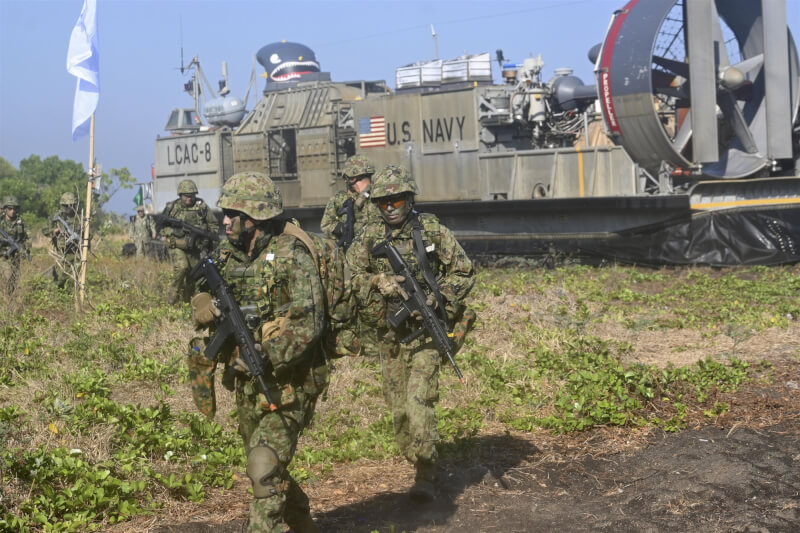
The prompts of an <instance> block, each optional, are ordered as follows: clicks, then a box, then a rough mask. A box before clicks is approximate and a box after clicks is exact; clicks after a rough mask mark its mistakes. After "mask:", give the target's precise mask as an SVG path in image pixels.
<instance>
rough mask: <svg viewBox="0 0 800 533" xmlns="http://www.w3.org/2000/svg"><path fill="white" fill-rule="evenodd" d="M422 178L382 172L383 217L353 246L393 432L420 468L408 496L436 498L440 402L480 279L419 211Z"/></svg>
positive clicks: (448, 237)
mask: <svg viewBox="0 0 800 533" xmlns="http://www.w3.org/2000/svg"><path fill="white" fill-rule="evenodd" d="M417 193H418V189H417V184H416V182H415V181H414V180H413V178H412V177H411V175H410V173H409V171H408V170H407V169H406V168H404V167H401V166H395V165H389V166H387V167H385V168H383V169H382V170H380V171H379V172H378V173H377V174H376V175H375V180H374V183H373V185H372V201H373V202H374V203H375V204H376V205H377V207H378V210H379V211H380V218H376V219H373V220H371V221H369V222H367V225H366V226H365V227H364V229H363V230H362V231H361V232H360V233H359V234H358V235H357V236H356V239H355V241H353V244H352V245H351V246H350V248H349V250H348V251H347V256H346V262H347V265H348V267H349V268H350V271H351V279H352V284H353V291H354V292H355V294H356V300H357V302H358V307H359V320H363V321H364V322H365V323H368V324H371V326H372V327H374V328H375V329H376V330H377V333H378V337H379V339H380V358H381V372H382V374H383V394H384V398H385V399H386V403H387V404H388V405H389V408H390V409H391V411H392V415H393V420H394V434H395V440H396V441H397V444H398V445H399V446H400V449H401V450H402V452H403V454H404V455H405V457H406V458H407V459H408V460H409V461H410V462H411V463H413V464H414V466H415V468H416V477H415V483H414V485H413V486H412V487H411V490H410V491H409V494H410V495H411V497H412V498H414V499H415V500H418V501H422V502H424V501H430V500H431V499H433V498H434V496H435V483H436V473H435V463H436V459H437V450H436V444H437V442H438V440H439V435H438V432H437V430H436V412H435V404H436V401H437V400H438V399H439V366H440V364H441V362H442V359H443V358H444V357H446V358H447V360H449V362H450V364H451V365H452V366H453V367H454V369H455V370H456V372H457V373H458V375H459V377H461V375H460V371H459V370H458V367H457V365H456V364H455V360H454V359H453V356H454V355H455V352H456V351H457V349H458V347H459V346H460V345H461V343H463V340H464V336H465V334H466V332H467V330H468V329H469V327H470V326H471V324H472V322H473V321H474V319H475V315H474V313H473V312H472V311H471V310H469V309H468V308H467V307H466V306H465V304H464V300H465V298H466V297H467V295H468V294H469V292H470V290H471V289H472V286H473V284H474V273H473V269H472V262H471V261H470V259H469V258H468V257H467V254H466V253H465V252H464V249H463V248H462V247H461V245H460V244H459V243H458V241H457V240H456V239H455V237H454V236H453V234H452V232H450V230H448V229H447V228H446V227H445V226H443V225H442V224H441V223H440V222H439V220H438V219H437V218H436V217H435V216H434V215H431V214H427V213H417V212H416V211H415V210H414V198H415V195H416V194H417Z"/></svg>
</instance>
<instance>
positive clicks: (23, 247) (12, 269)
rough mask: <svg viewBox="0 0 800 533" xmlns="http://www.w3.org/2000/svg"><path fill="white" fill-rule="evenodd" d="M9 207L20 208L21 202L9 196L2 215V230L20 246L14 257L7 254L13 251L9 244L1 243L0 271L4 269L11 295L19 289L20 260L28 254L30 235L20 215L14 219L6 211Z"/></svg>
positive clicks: (4, 278) (0, 225)
mask: <svg viewBox="0 0 800 533" xmlns="http://www.w3.org/2000/svg"><path fill="white" fill-rule="evenodd" d="M9 207H16V208H19V202H18V201H17V199H16V198H14V197H13V196H7V197H6V198H5V199H4V200H3V211H4V212H3V213H2V214H0V217H1V218H0V228H2V230H3V231H5V232H6V233H8V235H9V237H11V238H12V239H14V241H15V242H16V243H17V244H18V245H19V247H20V250H18V251H17V252H16V253H15V254H14V255H13V256H11V257H9V256H7V255H6V254H7V253H8V251H9V250H10V249H11V246H10V245H9V244H6V243H5V242H2V241H0V269H2V274H1V276H2V279H3V280H4V281H5V282H6V290H7V291H8V293H9V294H11V293H12V292H14V291H15V290H16V288H17V280H18V279H19V268H20V258H21V257H22V256H23V255H26V254H27V253H28V245H27V243H28V234H27V233H26V232H25V223H24V222H23V221H22V217H21V216H20V215H19V213H14V215H13V218H11V217H10V215H9V213H8V212H7V211H6V209H7V208H9Z"/></svg>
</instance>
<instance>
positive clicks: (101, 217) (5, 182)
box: [0, 154, 137, 233]
mask: <svg viewBox="0 0 800 533" xmlns="http://www.w3.org/2000/svg"><path fill="white" fill-rule="evenodd" d="M136 181H137V180H136V178H135V177H133V176H132V175H131V173H130V171H129V170H128V169H127V168H125V167H123V168H119V169H117V168H112V169H111V171H110V172H101V174H100V187H99V189H97V191H96V193H95V198H94V200H93V202H94V208H95V209H97V208H99V210H97V211H96V213H95V214H94V215H93V220H94V224H95V225H96V228H97V229H100V228H103V229H106V228H108V227H114V228H115V229H116V230H117V231H119V230H120V228H121V227H122V223H123V222H124V218H123V217H121V216H119V215H115V214H113V213H105V212H103V211H102V207H103V205H104V204H106V203H107V202H108V201H109V200H110V199H111V197H112V196H113V195H114V194H115V193H116V192H117V191H119V190H120V189H131V188H133V184H134V183H136ZM0 191H2V194H3V196H6V195H11V196H16V197H17V198H18V199H19V200H20V201H21V202H22V206H21V207H22V216H23V218H24V220H25V223H26V224H27V225H28V226H29V228H28V232H29V233H30V230H31V229H32V228H33V229H35V228H40V227H43V226H44V224H45V221H46V220H47V219H48V218H49V217H50V216H52V214H53V213H54V212H55V210H56V208H57V207H58V199H59V198H60V197H61V194H62V193H64V192H67V191H70V192H74V193H75V194H76V195H77V196H78V198H79V199H80V201H81V205H82V204H83V201H84V199H85V198H86V169H85V168H84V167H83V165H82V164H80V163H76V162H75V161H72V160H66V161H62V160H61V159H59V158H58V157H57V156H50V157H47V158H45V159H42V158H41V157H40V156H38V155H35V154H33V155H31V156H30V157H28V158H27V159H23V160H22V161H20V163H19V169H16V168H14V166H13V165H12V164H11V163H9V162H8V161H7V160H5V159H3V158H2V157H0Z"/></svg>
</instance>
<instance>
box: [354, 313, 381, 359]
mask: <svg viewBox="0 0 800 533" xmlns="http://www.w3.org/2000/svg"><path fill="white" fill-rule="evenodd" d="M356 321H357V330H358V342H359V344H360V345H361V355H362V356H364V357H371V358H372V357H374V358H376V359H377V358H378V357H380V354H381V340H380V339H379V338H378V334H377V333H376V331H377V329H376V328H375V325H374V324H368V323H366V322H364V321H362V319H361V316H360V315H359V316H358V317H357V318H356Z"/></svg>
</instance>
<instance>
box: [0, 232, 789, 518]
mask: <svg viewBox="0 0 800 533" xmlns="http://www.w3.org/2000/svg"><path fill="white" fill-rule="evenodd" d="M100 244H102V245H103V246H98V248H101V249H102V248H103V247H104V246H108V247H116V246H117V245H118V244H119V242H117V241H115V240H114V239H107V240H105V241H103V242H102V243H100ZM97 253H98V254H99V255H100V258H98V260H97V261H93V263H92V265H91V272H92V273H93V277H92V279H93V280H95V281H94V282H93V283H94V284H93V285H91V286H90V293H89V294H90V303H91V308H92V309H95V310H97V309H98V308H99V306H100V305H104V304H108V303H109V299H110V300H111V301H112V303H113V304H114V305H123V306H124V303H125V301H126V300H129V301H131V302H136V305H137V307H141V306H142V305H143V304H142V300H143V299H150V300H152V301H150V302H148V304H147V305H150V306H152V308H158V307H161V306H163V304H162V299H163V294H164V288H165V283H166V279H167V272H168V268H169V266H168V265H167V264H166V263H158V262H155V261H152V260H149V259H143V260H138V261H132V260H126V259H122V258H119V257H117V256H115V255H114V254H111V253H108V252H103V251H102V250H101V251H98V252H97ZM49 261H50V259H49V258H48V257H47V256H46V255H45V254H44V253H43V250H41V249H40V250H37V253H36V254H35V256H34V261H33V262H32V263H30V264H29V265H27V266H26V267H25V269H24V271H23V277H22V286H23V287H35V286H36V285H37V283H38V282H37V281H36V280H35V278H37V277H38V276H41V273H42V271H46V270H47V268H48V266H49ZM710 272H711V273H713V274H714V275H716V274H717V272H716V271H710ZM616 274H617V273H616V272H613V271H612V272H611V274H610V275H611V276H613V275H616ZM502 275H503V276H506V275H513V273H512V274H508V273H507V272H503V273H502ZM536 275H537V273H536V272H534V273H533V276H534V277H535V276H536ZM646 290H648V291H660V290H663V287H661V286H659V285H658V284H657V283H654V284H652V285H648V286H647V287H646ZM25 296H26V295H25V292H24V291H19V292H18V293H17V294H14V295H12V296H10V297H8V298H7V300H6V304H7V305H6V307H5V312H4V315H3V316H2V317H1V318H0V325H3V324H9V323H13V321H14V318H13V317H15V316H17V315H19V314H21V313H23V312H24V311H25V310H26V304H25V302H26V300H25ZM52 297H53V298H54V299H58V298H61V299H60V300H57V301H54V305H53V306H52V307H50V306H47V305H41V304H40V305H39V306H38V308H37V313H38V314H39V315H41V316H43V317H45V318H46V320H47V324H46V325H44V326H37V330H36V331H35V332H34V334H35V335H38V336H40V337H41V338H42V342H43V344H44V345H45V346H48V349H49V350H50V353H47V354H45V356H46V358H47V360H48V361H50V362H51V364H52V365H53V368H52V369H51V372H50V374H49V375H50V376H64V375H67V374H70V373H71V372H73V371H74V368H73V366H74V363H75V360H74V359H71V358H70V357H63V356H62V355H63V354H60V350H62V349H64V346H65V344H66V343H68V342H70V341H74V339H75V338H76V337H77V338H79V337H81V336H83V335H86V336H88V335H91V336H93V337H94V338H96V339H98V340H101V341H102V340H104V339H105V340H107V341H108V342H109V343H110V342H111V341H112V340H113V339H114V338H115V336H119V335H125V336H126V338H128V339H129V342H131V343H133V344H134V346H135V350H136V352H137V353H138V354H141V355H147V356H149V357H151V358H153V359H155V360H156V361H158V362H160V363H163V364H166V363H168V362H170V361H172V360H173V359H175V358H176V357H179V356H181V355H183V354H184V353H185V351H186V343H187V341H188V340H189V339H190V338H191V337H192V336H194V335H195V334H196V333H195V332H194V331H193V329H192V327H191V324H190V323H189V321H188V320H186V318H188V306H185V307H183V308H182V310H181V313H183V315H182V317H183V318H181V317H180V313H179V318H178V319H175V318H174V316H173V317H172V318H166V319H162V320H161V321H160V322H157V323H149V322H147V321H144V322H137V323H135V324H133V325H131V326H120V325H119V324H116V323H114V319H113V317H112V316H109V315H108V314H104V313H96V312H95V313H94V314H92V313H91V312H90V313H89V314H88V315H87V317H88V318H86V319H78V318H75V317H73V316H71V315H70V313H71V310H70V305H69V297H68V296H58V295H54V296H52ZM579 299H580V295H576V294H574V293H572V292H570V291H569V290H566V289H565V288H563V287H560V286H558V285H557V284H551V285H542V286H540V285H536V284H531V286H530V290H528V291H521V292H520V291H517V292H514V291H508V292H503V293H501V294H498V295H495V294H494V293H493V292H491V291H480V290H476V294H475V300H476V302H477V303H479V304H480V306H481V313H480V319H479V321H478V323H477V324H476V327H475V330H474V331H473V333H472V334H471V338H470V340H469V341H468V343H469V344H468V346H467V348H465V349H470V347H475V346H479V347H488V348H489V353H488V356H489V357H491V359H493V360H494V361H497V362H500V363H501V364H503V365H510V364H515V363H519V362H529V361H530V360H531V359H530V358H531V353H532V350H534V349H535V348H536V347H537V346H546V347H548V348H549V349H551V350H552V351H554V352H559V351H560V350H561V349H562V348H563V345H564V343H565V342H568V340H569V339H568V338H567V336H566V335H565V334H564V332H565V331H566V329H567V328H568V327H570V328H575V327H578V328H582V331H583V332H585V333H586V334H589V335H594V336H597V337H599V338H601V339H607V340H613V341H614V342H621V343H630V345H631V349H630V350H629V351H628V352H626V353H625V354H624V355H623V357H624V359H623V360H624V362H626V363H630V362H638V363H645V364H655V365H657V366H659V367H663V366H666V365H667V364H668V363H672V364H674V365H688V364H691V363H694V362H695V361H698V360H700V359H705V358H706V357H707V356H711V357H713V358H716V359H720V360H725V359H727V358H729V357H737V358H741V359H745V360H748V361H752V362H755V361H760V360H767V361H770V362H772V363H773V364H775V365H776V367H778V370H777V371H776V373H775V379H776V380H784V381H790V380H791V379H795V380H796V376H793V375H792V374H791V373H790V372H788V371H786V370H785V369H786V368H794V369H796V364H797V362H798V358H799V356H800V350H798V339H800V322H798V321H797V320H794V321H792V322H791V323H790V324H789V327H788V328H785V329H782V328H770V329H766V330H763V331H760V332H749V333H748V334H747V335H740V336H738V337H736V338H732V337H730V336H728V335H726V334H724V333H718V334H715V335H709V334H706V333H707V332H703V331H698V330H691V329H663V330H648V329H643V330H634V329H631V328H629V327H625V326H624V325H623V324H622V323H621V322H620V321H619V320H617V319H615V318H614V317H613V316H601V315H600V311H599V309H600V308H599V307H598V306H596V305H595V304H594V303H590V317H591V318H590V320H588V321H587V322H586V323H585V324H580V325H578V326H576V325H575V324H569V323H567V322H566V321H567V320H569V317H572V316H574V315H576V314H577V313H578V311H579V308H580V302H579ZM147 305H145V307H147ZM558 307H563V308H564V309H566V314H565V315H560V314H557V313H555V312H553V310H554V309H556V308H558ZM65 309H66V310H67V311H65ZM65 313H66V314H65ZM565 316H566V318H565ZM78 322H79V323H80V331H81V332H82V333H81V332H79V333H75V331H76V328H78V326H76V323H78ZM71 355H72V356H73V357H74V356H75V354H71ZM121 365H122V363H120V362H113V361H103V362H99V363H98V366H99V368H101V369H102V370H104V371H105V372H107V373H108V374H109V375H113V374H115V373H119V372H120V371H121ZM791 365H794V366H791ZM335 366H336V371H335V372H334V374H333V376H332V382H331V385H330V388H329V390H328V395H327V396H328V397H327V399H326V400H325V401H320V402H319V403H318V405H317V414H316V419H317V420H322V419H324V418H325V417H326V416H327V415H329V414H333V413H338V412H342V411H344V410H348V411H349V412H350V413H352V414H353V415H356V416H358V417H359V418H360V420H361V421H360V422H359V424H361V425H362V426H363V427H367V426H369V425H370V424H372V423H374V422H376V421H378V420H379V419H380V418H381V417H382V416H383V415H384V414H385V412H386V409H385V406H384V404H383V400H382V397H381V394H380V392H379V391H380V380H379V375H378V374H379V365H378V364H377V361H370V362H365V361H364V360H362V359H356V358H348V359H341V360H337V361H335ZM462 371H464V374H465V376H466V378H467V385H466V386H462V385H461V384H460V383H458V381H457V379H456V378H455V376H454V373H453V371H452V369H451V368H450V367H449V366H448V365H443V366H442V369H441V400H440V405H441V406H442V407H443V408H445V409H450V410H454V409H457V408H467V407H470V406H478V408H479V409H480V411H481V415H482V417H483V424H484V425H483V427H482V429H481V430H480V432H479V434H478V435H477V436H476V438H481V437H498V436H505V435H510V436H512V437H513V438H514V439H516V440H518V441H519V442H525V443H529V444H530V445H531V446H532V447H534V448H535V450H536V453H535V454H534V455H532V456H531V457H529V458H528V459H526V460H525V461H524V462H523V463H522V464H521V465H520V467H524V466H531V465H534V466H535V465H536V464H542V463H566V462H569V461H571V460H574V459H575V458H577V457H583V456H586V455H591V456H593V457H595V456H596V457H601V456H609V455H613V454H616V453H619V452H621V451H625V450H631V449H636V448H641V447H644V446H646V445H647V444H649V443H651V442H653V440H654V439H656V438H660V437H661V436H663V432H661V430H658V429H654V428H652V427H645V428H630V427H600V428H596V429H594V430H592V431H588V432H583V433H575V434H569V435H553V434H550V433H549V432H544V431H537V430H534V431H533V432H531V433H527V432H520V431H516V430H513V429H510V428H509V427H508V426H507V425H506V424H503V423H501V422H500V421H499V420H498V412H499V411H500V410H501V409H504V408H508V407H510V406H505V405H493V404H490V403H488V402H487V401H485V398H486V397H487V387H486V385H485V383H484V376H481V375H479V374H477V373H476V372H475V371H474V370H473V369H472V368H469V367H467V368H464V367H463V366H462ZM520 379H522V378H520ZM528 385H530V384H528ZM169 386H170V387H171V388H172V390H173V391H174V394H171V395H166V396H165V395H164V394H162V392H161V386H160V384H159V383H155V382H150V381H141V380H138V381H123V382H121V383H119V384H117V385H116V386H115V387H114V388H113V390H112V394H111V398H112V399H113V400H115V401H117V402H120V403H128V404H133V405H142V406H148V405H150V406H152V405H155V404H157V403H158V401H165V402H166V403H167V404H168V405H169V407H170V408H171V410H172V411H173V412H180V411H190V412H192V411H194V410H195V408H194V405H193V403H192V400H191V391H190V388H189V385H188V383H185V382H182V381H181V380H180V379H173V380H172V381H170V383H169ZM538 386H539V387H540V388H541V391H542V392H543V393H546V392H548V390H547V388H548V387H551V386H552V385H550V384H548V383H541V384H538ZM359 387H361V388H365V387H366V389H368V390H369V391H372V392H371V393H369V394H359V393H357V390H358V389H359ZM217 390H218V393H217V403H218V409H217V417H216V421H217V422H218V423H220V424H221V425H222V426H223V427H224V428H225V429H227V430H229V431H235V430H236V425H237V424H236V421H235V419H234V418H233V417H231V416H229V414H230V413H231V412H232V411H233V410H234V403H233V396H232V394H230V393H228V392H227V391H225V390H224V389H223V388H222V387H221V386H218V389H217ZM48 394H50V395H52V394H55V395H56V396H60V397H63V398H67V397H69V395H70V394H71V391H70V389H69V387H68V386H67V385H66V384H65V383H64V382H63V381H62V380H61V379H52V378H34V377H31V375H28V374H26V375H22V376H18V381H17V383H16V386H14V387H6V386H0V406H7V405H17V406H19V407H20V408H21V410H22V411H24V412H27V413H37V416H35V417H33V418H31V419H30V420H27V424H28V428H29V429H28V430H26V432H25V433H24V435H23V439H20V441H12V442H8V443H7V445H8V446H10V447H15V446H22V447H26V448H29V449H30V448H34V447H45V448H48V447H54V446H64V447H66V448H79V449H81V450H83V451H84V453H85V455H86V457H87V459H89V460H91V461H100V460H105V459H108V458H109V457H110V448H111V446H110V442H109V441H110V437H111V435H112V432H113V428H112V427H109V426H107V425H99V426H95V427H94V428H93V430H92V432H91V433H90V434H85V435H77V434H73V433H72V432H71V429H70V428H69V427H59V426H58V424H57V423H56V427H57V431H58V432H57V433H54V432H53V431H52V430H51V429H49V427H48V426H49V425H50V423H51V418H50V417H49V416H47V415H46V413H43V412H42V411H41V410H40V407H39V402H40V401H41V398H43V397H45V396H47V395H48ZM798 397H800V392H795V393H794V394H793V396H791V398H793V399H794V404H791V403H787V402H786V401H777V400H773V399H770V398H765V397H759V396H758V392H757V391H751V392H747V393H743V394H741V395H729V396H725V397H724V400H725V401H727V402H729V403H730V404H731V409H730V412H729V413H728V414H726V415H724V418H723V420H725V421H727V422H728V423H729V424H730V425H731V426H734V427H744V426H751V427H764V426H766V425H774V424H775V423H777V422H780V421H781V420H786V418H787V417H792V416H794V417H796V416H798V415H797V414H796V413H797V412H798V410H797V409H796V407H797V404H798ZM791 408H795V410H794V412H792V411H791ZM551 410H552V406H551V405H543V406H542V407H541V412H540V413H538V414H540V415H545V414H547V413H548V412H551ZM690 417H691V418H692V419H693V420H702V419H703V414H702V412H693V413H690ZM313 444H314V442H313V439H311V438H310V437H309V436H307V435H306V436H303V437H301V441H300V447H301V448H302V447H303V446H306V445H312V446H313ZM496 453H497V454H498V455H497V457H496V460H498V461H501V460H502V456H501V454H502V451H497V452H496ZM481 460H484V461H488V460H489V459H486V458H483V459H481ZM157 467H158V468H160V469H163V471H169V469H170V468H172V465H168V464H157ZM311 470H312V471H311V474H312V476H313V477H312V479H311V480H310V481H309V482H308V483H307V484H306V486H305V488H306V491H307V493H308V494H309V497H310V498H311V501H312V506H313V510H314V511H315V512H317V513H320V512H328V511H330V510H332V509H335V508H337V507H339V506H341V505H344V504H347V503H352V502H358V501H365V500H368V499H370V498H373V497H375V496H376V495H380V494H386V493H398V492H403V491H404V490H405V489H406V488H407V487H408V486H409V485H410V484H411V482H412V478H413V471H412V468H411V466H410V465H408V464H407V463H406V462H405V461H404V460H403V459H402V458H391V459H388V460H383V461H372V460H366V459H361V460H357V461H355V462H352V463H347V464H328V465H321V464H318V465H314V466H313V467H312V469H311ZM506 475H507V476H510V477H512V478H513V476H515V475H518V476H523V475H526V474H523V473H521V472H516V473H515V471H510V472H508V473H507V474H506ZM249 486H250V483H249V480H247V478H246V477H244V475H243V474H242V473H241V472H238V473H237V480H236V483H235V485H234V487H233V488H232V489H230V490H210V491H208V493H207V499H206V501H205V502H204V503H203V504H201V505H198V504H195V503H191V502H187V501H179V500H176V499H175V498H173V497H171V496H170V495H169V494H166V493H161V494H155V495H153V496H154V498H155V502H156V503H157V504H158V505H159V506H161V510H160V511H159V513H158V515H157V516H142V517H136V518H134V519H132V520H131V521H128V522H126V523H123V524H118V525H115V526H108V527H107V528H106V530H107V531H113V532H122V531H146V530H148V529H150V528H153V527H155V526H158V525H164V524H171V523H172V524H174V523H188V522H206V523H212V524H224V523H227V522H230V521H232V520H236V519H241V518H243V517H244V516H245V515H246V514H247V505H248V502H249V500H250V496H249V494H248V490H249ZM23 490H24V487H21V486H15V485H14V484H12V485H10V486H8V487H4V489H3V491H4V492H5V494H6V497H9V496H10V497H11V498H13V497H14V495H15V494H17V493H18V492H19V491H23ZM482 490H485V491H487V493H488V492H491V491H493V490H496V489H495V488H493V487H492V486H491V484H487V485H486V487H484V488H483V489H482ZM679 508H680V505H677V506H676V509H679Z"/></svg>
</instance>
